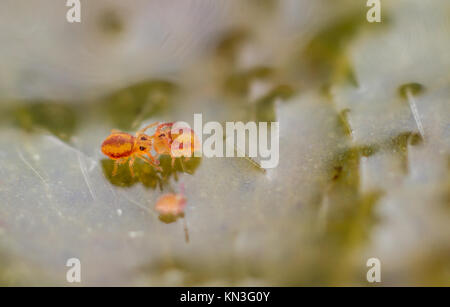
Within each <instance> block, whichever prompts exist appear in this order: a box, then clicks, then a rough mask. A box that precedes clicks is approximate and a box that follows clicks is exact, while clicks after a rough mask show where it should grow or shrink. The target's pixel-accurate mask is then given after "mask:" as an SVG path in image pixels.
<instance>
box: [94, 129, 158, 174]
mask: <svg viewBox="0 0 450 307" xmlns="http://www.w3.org/2000/svg"><path fill="white" fill-rule="evenodd" d="M155 125H157V123H155V124H151V125H148V126H145V127H144V128H142V129H140V130H139V131H137V132H136V135H135V136H133V135H131V134H128V133H126V132H121V131H118V130H112V131H111V134H110V135H109V136H108V137H107V138H106V139H105V140H104V141H103V143H102V146H101V150H102V152H103V154H105V155H106V156H108V157H109V158H111V159H112V160H115V163H114V170H113V173H112V175H113V176H115V175H116V173H117V168H118V166H119V165H120V164H123V163H126V162H127V161H128V166H129V168H130V173H131V176H133V177H134V172H133V163H134V160H135V159H136V158H140V159H141V160H143V161H145V162H147V163H149V164H150V165H151V166H153V167H154V168H155V169H157V170H159V171H161V168H160V167H159V166H158V164H159V161H158V160H156V159H155V158H154V157H153V156H152V154H151V150H152V142H153V141H152V137H151V136H148V135H146V134H145V130H147V129H149V128H151V127H153V126H155Z"/></svg>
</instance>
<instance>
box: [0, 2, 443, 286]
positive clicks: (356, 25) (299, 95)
mask: <svg viewBox="0 0 450 307" xmlns="http://www.w3.org/2000/svg"><path fill="white" fill-rule="evenodd" d="M381 8H382V10H381V16H382V21H381V23H369V22H368V21H367V19H366V14H367V11H368V10H369V7H367V6H366V1H363V0H360V1H355V0H341V1H336V0H314V1H308V0H280V1H275V0H239V1H238V0H215V1H212V0H185V1H170V2H168V1H163V0H134V1H119V0H108V1H106V0H96V1H85V0H81V23H68V22H67V20H66V13H67V11H68V9H69V8H68V7H66V6H65V1H52V0H42V1H24V0H2V1H1V3H0V175H1V176H0V285H1V286H5V285H68V283H67V281H66V272H67V270H68V269H69V268H68V267H66V261H67V259H69V258H78V259H80V261H81V279H82V282H81V285H106V286H108V285H132V286H133V285H144V286H185V285H186V286H206V285H207V286H285V285H288V286H301V285H363V286H365V285H371V284H369V283H368V282H367V280H366V273H367V271H368V269H369V268H368V267H367V266H366V261H367V259H369V258H372V257H375V258H378V259H379V260H380V262H381V281H382V282H381V285H389V286H391V285H392V286H397V285H439V286H443V285H446V286H449V285H450V260H449V259H450V223H449V222H450V103H449V99H450V52H449V47H450V2H449V1H448V0H433V1H420V0H397V1H381ZM194 113H202V114H203V121H204V122H206V121H219V122H225V121H244V122H247V121H257V122H258V121H278V122H279V123H280V163H279V166H278V167H277V168H275V169H269V170H267V171H266V172H264V171H262V170H261V169H259V168H258V167H257V165H255V164H254V163H251V161H249V160H248V159H245V158H227V159H224V158H223V159H222V158H211V159H208V158H202V159H200V158H198V159H192V160H191V161H189V162H188V163H186V166H185V168H182V167H181V165H180V164H177V165H176V168H175V169H173V170H172V169H170V159H168V158H167V157H163V158H162V160H161V164H162V165H163V168H164V171H163V172H162V173H161V174H157V173H155V172H154V171H153V169H151V167H149V166H148V165H145V164H143V163H136V164H137V165H136V169H135V170H136V173H137V176H136V177H135V178H132V177H130V174H129V172H128V168H127V167H122V168H120V169H119V174H118V175H117V176H116V177H111V171H112V167H113V166H112V161H111V160H108V159H107V158H106V157H105V156H103V155H102V153H101V152H100V145H101V143H102V141H103V139H104V138H105V137H106V136H107V135H108V134H109V132H110V131H111V129H113V128H115V129H121V130H123V131H127V132H130V133H134V132H135V131H136V130H138V129H139V128H140V127H141V126H143V125H144V124H148V123H151V122H155V121H160V122H173V121H178V120H183V121H187V122H189V123H191V124H192V122H193V114H194ZM181 186H184V188H185V196H186V198H187V206H186V210H185V214H184V217H181V218H179V219H174V220H165V219H162V218H161V217H160V216H158V213H157V212H156V211H155V210H154V205H155V203H156V200H157V199H158V197H160V196H161V195H163V194H165V193H169V192H179V191H180V190H181V188H180V187H181ZM186 233H188V234H189V240H186V236H185V234H186Z"/></svg>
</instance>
